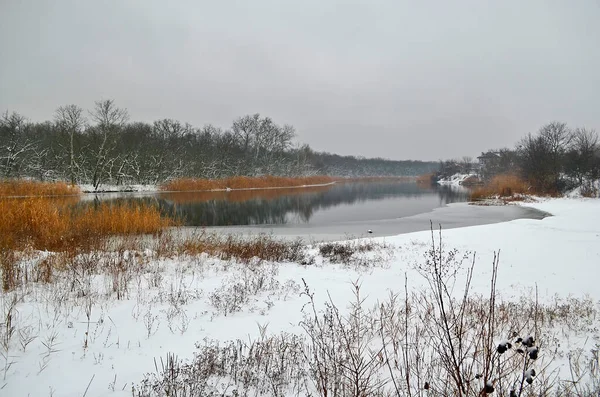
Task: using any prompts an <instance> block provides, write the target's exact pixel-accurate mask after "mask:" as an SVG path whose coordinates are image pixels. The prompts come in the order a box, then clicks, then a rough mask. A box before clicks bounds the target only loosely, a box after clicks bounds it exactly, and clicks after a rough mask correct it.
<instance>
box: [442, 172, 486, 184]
mask: <svg viewBox="0 0 600 397" xmlns="http://www.w3.org/2000/svg"><path fill="white" fill-rule="evenodd" d="M470 177H477V174H473V173H471V174H454V175H452V176H450V177H448V178H442V179H440V180H439V181H438V184H440V185H451V186H460V185H462V183H463V182H464V181H465V180H466V179H467V178H470Z"/></svg>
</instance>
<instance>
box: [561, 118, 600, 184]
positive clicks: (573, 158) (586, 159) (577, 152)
mask: <svg viewBox="0 0 600 397" xmlns="http://www.w3.org/2000/svg"><path fill="white" fill-rule="evenodd" d="M599 155H600V145H599V138H598V133H597V132H596V131H595V130H588V129H586V128H577V129H576V130H575V131H574V132H573V139H572V140H571V144H570V146H569V151H568V154H567V171H568V173H569V174H570V175H571V176H573V177H574V178H576V179H577V182H578V183H579V185H582V184H583V182H584V179H585V178H590V179H597V178H598V177H599V172H600V170H599V169H598V165H597V158H598V156H599Z"/></svg>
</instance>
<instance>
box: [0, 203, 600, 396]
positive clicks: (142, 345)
mask: <svg viewBox="0 0 600 397" xmlns="http://www.w3.org/2000/svg"><path fill="white" fill-rule="evenodd" d="M523 205H527V206H531V207H535V208H537V209H540V210H542V211H546V212H548V213H551V214H552V215H553V216H551V217H547V218H545V219H543V220H526V219H521V220H515V221H511V222H506V223H499V224H493V225H484V226H473V227H467V228H459V229H452V230H447V231H443V232H442V236H443V242H444V246H445V247H447V248H448V249H451V248H456V249H458V251H459V252H460V253H461V254H462V253H467V252H473V253H474V254H475V256H476V264H475V268H474V275H473V280H472V289H473V292H474V293H482V294H485V293H486V291H488V289H489V281H490V277H491V272H492V261H493V257H494V253H495V252H498V251H500V265H499V272H498V281H497V284H498V290H499V293H500V296H501V298H502V299H506V300H518V299H520V298H521V297H522V296H531V294H532V291H534V290H535V288H536V286H537V290H538V293H539V299H540V301H541V302H550V301H552V299H554V298H555V296H557V295H558V296H559V297H562V298H567V297H569V296H571V297H575V298H584V297H588V298H590V299H592V300H593V301H594V302H599V301H600V288H598V287H599V281H598V280H599V279H600V277H599V276H600V270H599V269H600V267H599V266H600V200H597V199H540V200H538V202H535V203H526V204H523ZM442 227H443V225H442ZM431 239H432V236H431V233H430V232H417V233H409V234H402V235H398V236H394V237H385V238H376V239H374V241H375V242H377V243H379V244H381V245H383V246H385V248H382V249H381V250H379V251H377V252H375V253H373V252H370V253H367V254H365V255H367V256H366V258H365V259H364V263H359V264H354V265H352V264H351V265H343V264H330V263H328V262H327V260H325V259H323V258H322V257H320V256H319V255H318V252H317V250H312V251H311V255H313V256H314V258H315V260H314V263H313V264H310V265H300V264H293V263H282V264H280V263H261V264H255V265H250V266H249V265H247V264H240V263H236V262H235V261H222V260H218V259H215V258H211V257H208V256H206V255H204V254H203V255H201V256H198V257H189V256H175V257H173V258H167V259H165V258H157V257H156V255H155V253H153V252H151V251H146V252H145V253H143V254H142V255H138V256H136V257H135V258H133V257H128V254H127V253H122V254H121V256H118V257H117V258H116V260H117V262H118V261H119V260H121V261H129V262H128V263H139V266H140V268H143V270H142V271H139V272H136V273H132V274H130V275H129V276H128V277H129V278H127V279H126V280H115V279H114V278H113V276H111V275H110V274H106V275H96V276H90V277H89V278H78V280H79V281H77V283H75V284H74V282H73V279H72V278H70V277H67V275H65V276H64V277H62V276H60V275H59V276H60V277H56V278H55V280H54V282H53V283H52V284H36V285H33V284H29V285H28V286H26V287H24V288H20V289H19V290H17V291H15V292H11V293H8V294H2V295H1V305H0V309H1V310H2V312H1V313H0V315H2V318H3V319H6V318H7V313H10V316H11V317H10V318H11V319H10V326H12V327H14V331H13V332H12V337H10V338H6V329H8V328H5V332H4V339H6V341H7V342H6V343H4V344H3V345H2V346H3V347H2V349H3V350H2V354H1V355H0V365H1V367H0V395H2V396H14V397H17V396H55V397H59V396H82V395H86V396H90V397H92V396H94V397H95V396H131V395H132V386H133V385H134V384H139V382H140V381H141V380H142V378H143V376H144V374H145V373H149V372H154V371H155V365H157V366H158V367H160V366H161V364H160V359H161V358H164V357H165V356H166V354H167V353H169V352H171V353H175V354H176V355H177V356H178V357H179V358H182V359H185V358H188V359H191V358H192V356H193V352H194V351H196V348H195V343H197V342H200V343H202V341H203V340H213V339H214V340H219V341H227V340H232V339H242V340H249V339H255V338H257V337H258V336H259V325H260V326H267V330H268V332H269V333H279V332H282V331H286V332H291V333H299V332H301V329H300V327H299V326H298V323H299V321H300V320H301V319H302V314H301V311H302V308H303V306H304V305H305V304H306V303H307V299H306V296H301V291H302V290H303V281H305V282H306V283H307V284H308V286H309V287H310V289H311V290H312V291H313V292H314V294H315V300H316V301H317V302H318V304H319V305H320V304H322V303H323V302H324V301H326V300H327V299H328V293H329V295H330V296H331V299H332V300H333V301H334V302H336V303H337V304H338V305H339V306H340V307H344V306H345V305H346V303H347V302H349V301H351V300H352V289H351V282H352V281H356V280H359V281H360V282H361V285H362V294H363V296H366V297H367V301H366V303H365V304H366V305H370V304H372V303H375V302H377V301H379V300H383V299H386V297H388V296H389V292H390V291H396V292H403V291H404V282H405V275H406V276H407V280H408V288H409V290H413V291H415V290H419V289H422V288H426V282H425V280H424V278H423V276H422V275H421V274H419V273H418V272H417V271H416V270H415V266H417V265H419V264H421V263H423V261H424V255H425V254H426V252H427V251H428V249H429V248H430V243H431ZM89 259H90V260H92V261H93V260H98V259H97V258H89ZM369 263H370V264H374V265H367V266H365V264H369ZM258 267H260V269H261V270H260V272H257V271H256V269H258ZM257 274H260V275H259V276H257ZM257 277H260V279H257ZM81 280H83V281H84V282H83V283H81ZM119 285H120V286H121V287H118V286H119ZM115 286H117V287H116V288H115ZM239 287H242V288H245V290H246V291H252V292H251V293H250V294H249V295H244V296H239ZM115 289H116V290H118V291H119V296H117V293H116V292H115ZM236 291H238V292H236ZM236 294H238V295H236ZM455 294H457V295H459V296H460V294H461V291H460V290H459V289H458V288H457V290H456V291H455ZM13 303H14V304H13ZM595 304H596V303H595ZM3 324H4V326H5V327H6V325H5V324H6V321H5V320H3ZM595 326H596V331H595V333H590V334H588V335H587V338H588V339H587V342H585V343H586V345H585V346H583V345H582V346H581V347H582V348H583V349H584V350H586V351H589V349H590V347H593V346H594V343H599V339H598V337H599V335H598V328H597V326H598V323H597V322H596V324H595ZM578 340H579V339H578ZM581 343H582V344H583V342H581ZM565 345H566V343H565ZM155 360H157V361H155ZM156 362H158V364H156Z"/></svg>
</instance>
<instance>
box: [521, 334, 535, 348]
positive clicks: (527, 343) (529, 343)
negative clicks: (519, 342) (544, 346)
mask: <svg viewBox="0 0 600 397" xmlns="http://www.w3.org/2000/svg"><path fill="white" fill-rule="evenodd" d="M534 343H535V340H534V339H533V336H531V335H529V336H527V337H526V338H525V339H523V344H524V345H525V346H527V347H532V346H533V344H534Z"/></svg>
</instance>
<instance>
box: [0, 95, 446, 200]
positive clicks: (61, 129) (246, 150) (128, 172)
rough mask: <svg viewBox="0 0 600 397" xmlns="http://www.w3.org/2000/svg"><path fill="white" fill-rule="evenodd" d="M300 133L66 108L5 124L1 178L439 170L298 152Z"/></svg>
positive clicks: (253, 118) (259, 121)
mask: <svg viewBox="0 0 600 397" xmlns="http://www.w3.org/2000/svg"><path fill="white" fill-rule="evenodd" d="M295 137H296V131H295V129H294V127H293V126H291V125H287V124H283V125H280V124H276V123H275V122H274V121H273V120H272V119H270V118H269V117H261V116H260V115H259V114H254V115H247V116H243V117H239V118H237V119H235V120H234V121H233V122H232V124H231V126H229V127H228V128H225V129H223V128H220V127H216V126H214V125H211V124H206V125H204V126H203V127H194V126H192V125H190V124H187V123H181V122H179V121H176V120H172V119H163V120H157V121H155V122H154V123H152V124H149V123H145V122H135V121H131V120H130V118H129V114H128V112H127V110H126V109H123V108H120V107H118V106H117V105H116V104H115V102H114V101H112V100H101V101H97V102H96V103H95V105H94V107H93V108H92V109H89V110H84V109H83V108H81V107H79V106H77V105H66V106H60V107H59V108H57V109H56V112H55V113H54V118H53V119H52V120H48V121H44V122H30V121H28V120H27V118H26V117H25V116H23V115H21V114H19V113H14V112H13V113H9V112H8V111H7V112H6V113H4V114H3V115H2V116H1V117H0V178H19V177H29V178H34V179H38V180H43V181H45V180H64V181H68V182H71V183H81V184H92V185H93V186H94V187H95V188H98V187H99V186H100V185H102V184H117V185H122V184H158V183H161V182H164V181H167V180H170V179H174V178H182V177H197V178H223V177H229V176H237V175H240V176H260V175H278V176H312V175H331V176H354V177H356V176H375V175H377V176H403V175H419V174H424V173H427V172H431V171H433V170H435V169H436V168H437V163H433V162H421V161H391V160H385V159H381V158H375V159H365V158H361V157H354V156H339V155H336V154H330V153H320V152H315V151H314V150H312V149H311V148H310V147H309V146H308V145H299V144H296V143H295V141H294V138H295Z"/></svg>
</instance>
